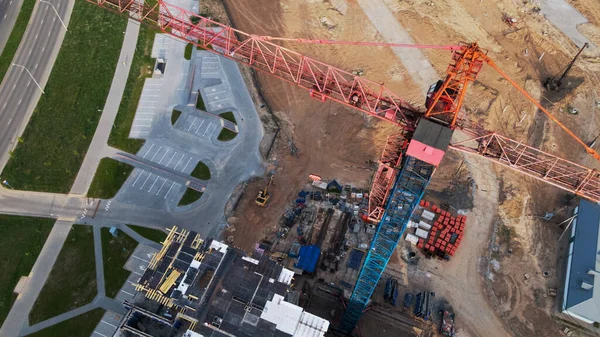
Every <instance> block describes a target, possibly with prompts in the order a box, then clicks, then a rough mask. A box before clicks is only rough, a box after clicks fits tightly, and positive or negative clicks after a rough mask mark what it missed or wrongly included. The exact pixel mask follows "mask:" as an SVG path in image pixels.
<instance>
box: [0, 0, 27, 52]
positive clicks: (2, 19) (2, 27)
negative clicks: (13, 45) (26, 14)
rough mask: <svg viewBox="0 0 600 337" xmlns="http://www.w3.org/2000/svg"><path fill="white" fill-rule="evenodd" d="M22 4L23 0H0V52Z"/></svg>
mask: <svg viewBox="0 0 600 337" xmlns="http://www.w3.org/2000/svg"><path fill="white" fill-rule="evenodd" d="M22 4H23V0H0V54H2V51H3V50H4V46H5V45H6V41H8V37H9V36H10V32H11V31H12V28H13V26H14V25H15V22H16V21H17V16H18V15H19V11H20V10H21V5H22Z"/></svg>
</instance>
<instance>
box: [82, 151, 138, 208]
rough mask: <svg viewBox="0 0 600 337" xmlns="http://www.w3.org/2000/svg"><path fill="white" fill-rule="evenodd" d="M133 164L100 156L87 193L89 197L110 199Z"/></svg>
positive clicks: (123, 181) (129, 172)
mask: <svg viewBox="0 0 600 337" xmlns="http://www.w3.org/2000/svg"><path fill="white" fill-rule="evenodd" d="M132 170H133V166H131V165H128V164H125V163H121V162H120V161H116V160H114V159H112V158H102V159H101V160H100V164H99V165H98V170H96V174H94V180H92V185H91V186H90V190H89V191H88V193H87V196H88V197H90V198H101V199H110V198H113V197H114V196H115V195H116V194H117V192H119V189H120V188H121V186H123V183H125V180H127V177H129V174H131V171H132Z"/></svg>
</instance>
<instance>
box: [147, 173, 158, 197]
mask: <svg viewBox="0 0 600 337" xmlns="http://www.w3.org/2000/svg"><path fill="white" fill-rule="evenodd" d="M159 178H160V177H159V176H156V179H154V182H153V183H152V186H150V188H149V189H148V193H150V191H151V190H152V187H154V184H156V182H157V181H158V179H159Z"/></svg>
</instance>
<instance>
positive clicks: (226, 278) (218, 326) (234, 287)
mask: <svg viewBox="0 0 600 337" xmlns="http://www.w3.org/2000/svg"><path fill="white" fill-rule="evenodd" d="M293 276H294V273H293V272H292V271H291V270H289V269H286V268H283V267H282V266H281V265H279V264H278V263H277V262H275V261H273V260H270V259H269V258H267V257H265V256H263V255H254V256H252V257H250V256H246V253H244V252H243V251H241V250H239V249H236V248H232V247H229V246H227V245H225V244H223V243H221V242H217V241H213V240H206V241H203V240H202V239H201V238H200V236H199V235H198V234H197V233H195V232H190V231H186V230H181V231H177V229H176V228H175V227H174V228H172V229H171V231H170V233H169V235H168V237H167V239H166V240H165V242H164V244H163V247H162V249H161V250H160V251H159V252H158V253H157V254H156V255H155V256H154V258H153V259H152V261H151V262H150V264H149V265H148V268H147V269H146V271H145V272H144V275H143V276H142V277H141V279H140V281H139V284H138V285H137V288H136V290H137V291H138V292H137V293H136V296H135V297H134V299H133V300H132V301H131V302H125V306H126V307H127V309H128V310H129V311H128V312H127V314H126V315H125V316H124V318H123V320H122V321H121V324H120V326H119V329H118V330H117V332H116V333H115V336H123V337H124V336H127V337H128V336H144V337H147V336H152V337H163V336H164V337H168V336H169V337H170V336H182V337H221V336H223V337H225V336H229V337H230V336H239V337H250V336H261V337H262V336H264V337H269V336H272V337H285V336H311V337H312V336H315V337H317V336H324V334H325V333H326V332H327V330H328V328H329V322H328V321H327V320H325V319H322V318H320V317H318V316H315V315H313V314H310V313H308V312H305V311H304V310H303V309H302V308H301V307H299V306H298V305H297V302H298V298H299V296H298V294H297V292H295V291H293V290H292V289H291V285H292V280H293Z"/></svg>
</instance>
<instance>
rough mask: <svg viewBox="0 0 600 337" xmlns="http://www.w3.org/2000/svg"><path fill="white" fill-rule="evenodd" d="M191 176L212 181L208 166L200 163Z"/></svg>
mask: <svg viewBox="0 0 600 337" xmlns="http://www.w3.org/2000/svg"><path fill="white" fill-rule="evenodd" d="M191 176H192V177H195V178H198V179H202V180H208V179H210V170H209V169H208V166H206V164H204V163H203V162H201V161H199V162H198V164H196V167H194V170H193V171H192V174H191Z"/></svg>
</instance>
